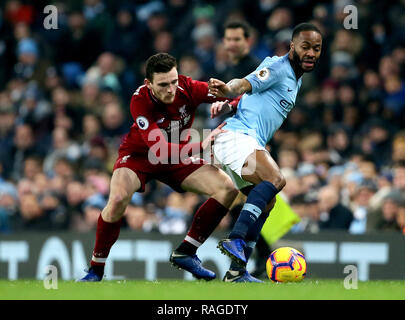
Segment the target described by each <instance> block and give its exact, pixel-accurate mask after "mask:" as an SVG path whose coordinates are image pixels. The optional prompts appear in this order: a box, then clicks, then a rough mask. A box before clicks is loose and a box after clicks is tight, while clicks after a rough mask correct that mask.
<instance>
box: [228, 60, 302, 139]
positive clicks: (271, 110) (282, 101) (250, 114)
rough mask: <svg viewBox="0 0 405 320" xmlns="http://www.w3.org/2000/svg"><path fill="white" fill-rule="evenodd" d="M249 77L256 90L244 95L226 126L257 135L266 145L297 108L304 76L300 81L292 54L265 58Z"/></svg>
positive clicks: (247, 77) (233, 129) (253, 89)
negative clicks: (291, 60)
mask: <svg viewBox="0 0 405 320" xmlns="http://www.w3.org/2000/svg"><path fill="white" fill-rule="evenodd" d="M245 79H246V80H248V81H249V82H250V84H251V85H252V91H251V92H249V93H245V94H244V95H243V96H242V98H241V99H240V101H239V104H238V108H237V111H236V114H235V115H234V116H232V117H230V118H227V119H226V120H225V121H226V123H227V124H226V125H225V126H224V128H223V129H225V130H232V131H237V132H242V133H244V134H248V135H250V136H254V137H255V138H256V140H257V142H258V143H259V144H260V145H262V146H263V147H264V146H265V145H266V144H267V143H268V142H269V141H270V139H271V138H272V137H273V135H274V133H275V132H276V131H277V130H278V129H279V128H280V126H281V125H282V123H283V122H284V120H285V119H286V118H287V115H288V113H289V112H290V111H291V109H292V108H293V107H294V105H295V99H296V98H297V94H298V91H299V89H300V87H301V83H302V79H301V78H300V79H299V80H298V81H297V79H296V76H295V73H294V70H293V69H292V67H291V64H290V61H289V60H288V54H286V55H285V56H282V57H277V56H274V57H267V58H265V59H264V60H263V61H262V63H261V64H260V65H259V66H258V67H257V69H256V70H255V71H254V72H252V73H251V74H249V75H247V76H246V77H245Z"/></svg>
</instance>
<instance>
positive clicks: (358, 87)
mask: <svg viewBox="0 0 405 320" xmlns="http://www.w3.org/2000/svg"><path fill="white" fill-rule="evenodd" d="M49 4H51V5H54V6H55V7H56V8H57V28H56V29H52V28H51V29H49V28H45V27H44V19H45V18H46V16H47V14H46V13H44V12H43V8H44V7H45V6H46V5H49ZM349 4H352V5H355V7H356V8H357V13H358V16H357V17H358V23H357V25H358V29H345V28H344V23H343V22H344V19H345V18H346V16H347V14H346V13H344V10H343V9H344V7H345V6H346V5H349ZM235 20H239V21H246V22H248V23H249V24H250V26H251V34H250V37H249V38H248V39H247V41H248V42H247V43H248V45H249V49H250V54H251V55H252V56H254V57H255V58H257V59H258V61H260V60H262V59H264V58H265V57H266V56H273V55H284V54H286V53H287V52H288V50H289V42H290V39H291V33H292V29H293V28H294V26H295V25H296V24H298V23H301V22H305V21H309V22H312V23H314V24H315V25H316V26H318V28H319V29H320V30H321V31H322V33H323V48H322V55H321V58H320V62H319V65H317V67H316V68H315V71H314V72H312V73H310V74H305V75H304V78H303V86H302V88H301V91H300V93H299V95H298V99H297V102H296V105H295V107H294V109H293V110H292V111H291V113H290V115H289V117H288V118H287V120H286V121H285V123H284V124H283V126H282V127H281V128H280V130H279V131H278V132H277V133H276V135H275V136H274V139H273V140H272V141H271V143H270V144H269V145H268V149H269V151H270V152H271V154H272V156H273V157H274V158H275V160H276V161H277V163H278V164H279V166H280V168H281V169H282V172H283V174H284V176H285V177H286V180H287V185H286V187H285V188H284V190H283V192H282V196H283V197H284V198H285V199H286V200H287V201H288V202H289V203H290V205H291V206H292V208H293V209H294V210H295V212H296V213H297V214H299V215H300V216H301V222H300V223H298V224H297V225H295V226H294V227H293V228H292V232H319V231H322V230H336V229H339V230H342V231H344V232H350V233H354V234H361V233H365V232H370V231H386V230H392V231H396V232H401V233H405V82H404V79H405V78H404V76H405V73H404V72H405V68H404V65H405V1H403V0H400V1H397V2H389V1H388V2H383V1H372V0H358V1H346V0H335V1H332V2H319V1H311V0H300V1H298V0H291V1H278V0H250V1H247V0H238V1H237V0H232V1H231V0H225V1H209V0H206V1H203V0H194V1H187V0H154V1H139V0H138V1H122V0H114V1H113V0H71V1H51V0H49V1H42V0H35V1H34V0H32V1H29V0H26V1H24V0H5V1H2V2H1V4H0V64H1V68H0V232H17V231H24V230H43V231H45V230H48V231H49V230H52V231H56V230H74V231H79V232H86V231H89V230H94V228H95V226H96V223H97V218H98V215H99V214H100V212H101V210H102V209H103V207H104V206H105V204H106V200H107V197H108V192H109V182H110V177H111V170H112V167H113V164H114V161H115V159H116V156H117V151H118V146H119V144H120V142H121V139H122V138H123V136H124V135H125V134H126V133H127V132H128V130H129V128H130V126H131V125H132V122H133V120H132V118H131V115H130V112H129V101H130V98H131V96H132V94H133V92H134V91H135V90H136V88H137V87H138V86H139V85H141V84H143V79H144V63H145V60H146V59H147V58H148V57H149V56H150V55H152V54H154V53H157V52H168V53H170V54H172V55H174V56H175V57H176V58H177V60H178V65H179V73H181V74H184V75H187V76H191V77H192V78H193V79H196V80H202V81H206V80H208V79H209V78H210V77H212V76H214V77H218V78H219V79H223V75H224V74H225V72H226V70H227V69H228V68H229V67H231V63H230V58H229V54H228V53H229V52H228V51H227V48H226V47H225V46H224V41H223V32H224V30H223V26H224V23H226V22H229V21H235ZM53 22H55V21H53ZM251 71H253V70H251ZM223 80H228V79H223ZM219 121H221V119H210V117H209V105H203V106H201V107H200V108H199V109H198V114H197V116H196V120H195V122H194V125H193V127H194V128H196V129H202V128H211V129H212V128H215V127H216V126H217V125H218V123H219ZM238 199H239V201H243V197H239V198H238ZM204 200H205V199H204V197H201V196H198V195H195V194H191V193H185V194H179V193H176V192H173V190H171V189H170V188H169V187H167V186H165V185H164V184H161V183H159V182H151V183H149V184H148V185H147V189H146V191H145V193H135V194H134V196H133V198H132V201H131V203H130V205H129V206H128V209H127V211H126V214H125V221H124V225H123V227H124V228H129V229H133V230H143V231H145V232H151V231H157V232H161V233H165V234H167V233H172V234H173V233H177V234H183V233H184V232H185V231H186V229H187V227H188V224H189V223H190V220H191V218H192V215H193V213H194V212H195V210H196V208H197V207H198V206H199V205H200V204H201V203H202V202H203V201H204ZM236 207H237V206H236ZM236 215H237V212H235V210H233V211H232V212H231V213H230V214H229V215H228V216H227V217H225V219H224V220H223V221H222V223H221V225H220V228H222V229H223V230H227V229H228V228H229V226H230V225H231V224H232V221H233V219H234V217H235V216H236Z"/></svg>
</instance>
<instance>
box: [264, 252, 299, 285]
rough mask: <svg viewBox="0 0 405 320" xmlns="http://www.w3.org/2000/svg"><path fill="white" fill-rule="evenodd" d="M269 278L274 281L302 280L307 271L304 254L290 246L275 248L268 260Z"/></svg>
mask: <svg viewBox="0 0 405 320" xmlns="http://www.w3.org/2000/svg"><path fill="white" fill-rule="evenodd" d="M266 270H267V275H268V276H269V279H270V280H272V281H274V282H289V281H294V282H297V281H301V280H302V279H304V277H305V275H306V272H307V262H306V261H305V257H304V255H303V254H302V253H301V252H299V251H298V250H296V249H294V248H290V247H282V248H278V249H276V250H274V251H273V252H272V253H271V254H270V256H269V258H268V259H267V262H266Z"/></svg>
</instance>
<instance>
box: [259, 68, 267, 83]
mask: <svg viewBox="0 0 405 320" xmlns="http://www.w3.org/2000/svg"><path fill="white" fill-rule="evenodd" d="M256 76H257V77H258V78H259V80H261V81H266V80H267V79H268V78H269V77H270V70H269V69H268V68H263V69H260V70H259V71H257V72H256Z"/></svg>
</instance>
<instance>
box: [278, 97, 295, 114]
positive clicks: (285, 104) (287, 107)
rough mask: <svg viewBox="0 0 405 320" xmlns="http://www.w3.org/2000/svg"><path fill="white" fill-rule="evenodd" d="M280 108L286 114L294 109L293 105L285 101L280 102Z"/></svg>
mask: <svg viewBox="0 0 405 320" xmlns="http://www.w3.org/2000/svg"><path fill="white" fill-rule="evenodd" d="M280 106H281V107H282V108H283V109H284V110H285V111H287V112H290V111H291V109H292V108H293V107H294V103H291V102H288V101H287V100H285V99H282V100H280Z"/></svg>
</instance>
